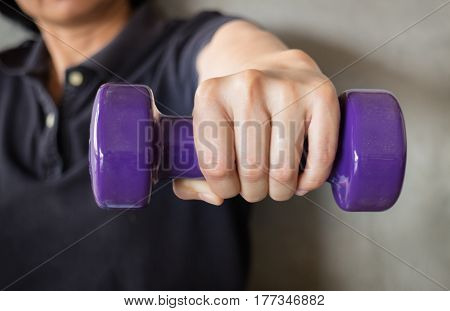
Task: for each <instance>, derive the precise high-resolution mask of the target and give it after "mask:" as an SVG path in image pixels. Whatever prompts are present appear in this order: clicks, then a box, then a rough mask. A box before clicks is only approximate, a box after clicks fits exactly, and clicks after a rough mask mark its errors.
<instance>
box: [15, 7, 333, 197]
mask: <svg viewBox="0 0 450 311" xmlns="http://www.w3.org/2000/svg"><path fill="white" fill-rule="evenodd" d="M18 4H19V5H20V6H21V7H22V9H23V10H24V11H25V12H27V13H28V14H29V15H30V16H32V17H33V18H34V20H35V21H36V23H37V25H38V27H40V28H41V33H42V35H43V39H44V41H45V43H46V45H47V47H48V50H49V53H50V55H51V59H52V73H51V75H50V76H51V77H50V78H49V81H48V87H49V90H50V92H51V94H52V96H53V97H54V98H55V100H56V101H57V99H58V98H59V96H60V95H61V92H62V88H63V83H64V76H65V75H64V73H65V70H66V69H67V68H69V67H71V66H74V65H76V64H78V63H80V62H82V61H83V60H84V59H85V57H86V56H87V57H89V56H92V55H93V54H95V53H96V52H97V51H98V50H100V49H101V48H102V47H104V46H105V45H106V44H108V43H109V42H110V41H111V40H112V39H113V38H114V37H115V36H116V35H117V33H118V32H119V31H120V30H121V29H122V28H123V27H124V26H125V24H126V21H127V20H128V18H129V16H130V14H131V9H130V7H129V4H128V2H127V1H126V0H60V1H58V0H19V1H18ZM64 42H67V43H69V44H70V47H69V46H68V45H67V44H65V43H64ZM197 71H198V75H199V85H198V88H197V92H196V94H195V105H194V110H193V120H194V122H193V123H194V139H195V145H196V150H197V155H198V158H199V164H200V168H201V170H202V173H203V174H204V176H205V180H188V179H178V180H176V181H174V184H173V188H174V192H175V194H176V195H177V196H178V197H179V198H181V199H185V200H203V201H206V202H209V203H211V204H215V205H220V204H222V202H223V200H224V199H227V198H231V197H234V196H236V195H238V194H240V195H241V196H242V197H243V198H244V199H245V200H247V201H249V202H257V201H260V200H262V199H264V198H265V197H266V196H267V195H270V197H271V198H272V199H274V200H276V201H285V200H288V199H290V198H291V197H292V196H293V195H294V194H297V195H304V194H306V193H307V192H308V191H311V190H314V189H316V188H318V187H320V186H321V185H322V184H323V183H324V182H325V181H326V179H327V178H328V176H329V174H330V171H331V167H332V163H333V160H334V156H335V152H336V148H337V140H338V131H339V105H338V100H337V96H336V91H335V88H334V86H333V85H332V83H331V82H330V81H329V80H328V79H327V78H326V77H325V76H324V75H323V74H322V73H321V71H320V69H319V67H318V66H317V64H316V63H315V62H314V61H313V60H312V59H311V57H309V56H308V55H307V54H306V53H304V52H302V51H301V50H296V49H288V48H287V47H286V46H285V45H284V44H283V43H282V42H281V41H280V40H279V39H278V38H277V37H275V36H274V35H273V34H271V33H269V32H266V31H263V30H261V29H260V28H258V27H257V26H255V25H253V24H251V23H248V22H245V21H232V22H229V23H226V24H225V25H223V26H222V27H220V28H219V30H218V31H217V32H216V33H215V35H214V36H213V38H212V40H211V42H210V43H209V44H208V45H207V46H206V47H205V48H204V49H203V50H202V51H201V53H200V54H199V56H198V58H197ZM205 124H209V125H210V126H209V129H208V128H207V127H205V126H204V125H205ZM249 125H251V126H249ZM212 128H214V129H215V130H213V129H212ZM306 136H307V137H308V157H307V164H306V168H305V169H304V171H303V172H302V173H301V174H300V175H299V172H298V168H299V164H300V158H301V154H302V149H303V141H304V139H305V137H306Z"/></svg>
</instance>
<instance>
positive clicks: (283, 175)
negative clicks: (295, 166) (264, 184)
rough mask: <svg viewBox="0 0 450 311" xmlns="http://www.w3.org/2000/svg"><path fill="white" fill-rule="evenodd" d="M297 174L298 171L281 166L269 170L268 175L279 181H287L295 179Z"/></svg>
mask: <svg viewBox="0 0 450 311" xmlns="http://www.w3.org/2000/svg"><path fill="white" fill-rule="evenodd" d="M297 175H298V171H294V170H292V169H287V168H281V169H275V170H271V172H270V177H272V178H273V179H275V180H276V181H279V182H280V183H288V182H290V181H292V180H293V179H296V178H297Z"/></svg>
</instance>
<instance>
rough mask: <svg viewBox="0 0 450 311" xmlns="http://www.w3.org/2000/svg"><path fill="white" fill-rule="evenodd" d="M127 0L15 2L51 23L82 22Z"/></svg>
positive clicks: (35, 0) (37, 0) (38, 18)
mask: <svg viewBox="0 0 450 311" xmlns="http://www.w3.org/2000/svg"><path fill="white" fill-rule="evenodd" d="M127 2H128V0H18V1H17V3H18V4H19V6H20V7H21V8H22V10H24V11H25V12H26V13H27V14H28V15H30V16H32V17H33V18H34V19H37V20H42V21H45V22H49V23H53V24H73V23H78V22H84V21H86V20H87V19H89V18H92V17H95V16H96V15H97V14H99V13H100V14H101V12H102V11H104V10H105V9H107V8H111V6H116V5H120V4H121V3H127Z"/></svg>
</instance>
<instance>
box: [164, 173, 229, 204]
mask: <svg viewBox="0 0 450 311" xmlns="http://www.w3.org/2000/svg"><path fill="white" fill-rule="evenodd" d="M173 192H174V193H175V195H176V196H177V197H179V198H180V199H182V200H202V201H205V202H207V203H209V204H213V205H221V204H222V203H223V199H222V198H221V197H219V196H217V195H216V194H215V193H214V192H213V191H212V190H211V188H210V187H209V185H208V182H206V181H205V180H201V179H184V178H183V179H175V180H174V181H173Z"/></svg>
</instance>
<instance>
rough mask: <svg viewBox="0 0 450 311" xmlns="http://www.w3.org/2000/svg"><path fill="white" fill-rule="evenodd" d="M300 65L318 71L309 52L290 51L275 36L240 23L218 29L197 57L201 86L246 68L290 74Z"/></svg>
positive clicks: (236, 22)
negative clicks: (206, 81)
mask: <svg viewBox="0 0 450 311" xmlns="http://www.w3.org/2000/svg"><path fill="white" fill-rule="evenodd" d="M297 66H299V67H301V68H302V69H305V67H309V68H311V69H312V70H317V71H318V70H319V69H318V67H317V65H316V64H315V62H314V61H313V60H312V58H311V57H309V56H308V55H307V54H306V53H304V52H302V51H301V50H296V49H288V47H287V46H286V45H285V44H284V43H283V42H282V41H281V40H280V39H278V38H277V37H276V36H275V35H273V34H271V33H270V32H267V31H264V30H262V29H260V28H258V27H257V26H255V25H253V24H251V23H249V22H246V21H240V20H238V21H232V22H229V23H227V24H225V25H223V26H222V27H221V28H219V30H218V31H217V32H216V34H215V35H214V37H213V38H212V40H211V42H210V43H209V44H208V45H207V46H206V47H205V48H204V49H203V50H202V52H201V53H200V54H199V56H198V58H197V71H198V74H199V83H200V82H202V81H204V80H207V79H210V78H214V77H221V76H227V75H231V74H234V73H238V72H241V71H244V70H246V69H258V70H264V71H279V70H283V71H284V70H288V71H289V69H293V68H295V67H297Z"/></svg>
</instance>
